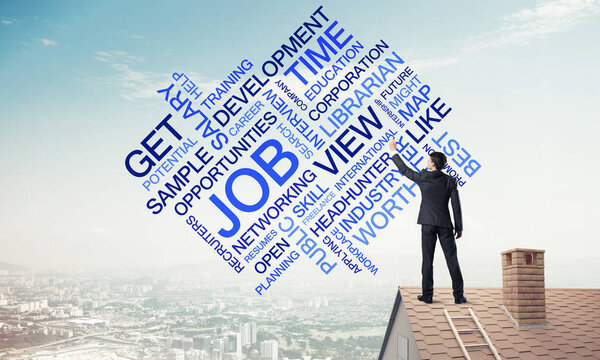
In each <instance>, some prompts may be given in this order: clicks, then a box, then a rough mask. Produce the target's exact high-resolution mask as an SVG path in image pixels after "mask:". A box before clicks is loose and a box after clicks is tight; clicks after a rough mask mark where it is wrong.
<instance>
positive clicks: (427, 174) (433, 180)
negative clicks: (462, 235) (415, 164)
mask: <svg viewBox="0 0 600 360" xmlns="http://www.w3.org/2000/svg"><path fill="white" fill-rule="evenodd" d="M392 161H394V163H395V164H396V166H397V167H398V169H399V170H400V172H401V173H402V174H403V175H404V176H406V177H407V178H408V179H410V180H412V181H414V182H415V183H417V185H419V188H420V189H421V208H420V210H419V217H418V219H417V223H418V224H423V225H436V226H441V227H445V228H450V229H455V230H456V231H462V214H461V208H460V199H459V196H458V189H457V183H456V179H454V178H453V177H451V176H448V175H446V174H444V173H443V172H442V171H440V170H434V171H427V170H423V171H421V172H416V171H414V170H412V169H410V168H409V167H408V166H406V164H405V163H404V162H403V161H402V159H401V158H400V155H399V154H394V155H393V156H392ZM449 200H452V210H453V213H454V223H455V226H454V227H453V226H452V220H451V219H450V212H449V210H448V201H449Z"/></svg>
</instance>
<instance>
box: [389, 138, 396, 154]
mask: <svg viewBox="0 0 600 360" xmlns="http://www.w3.org/2000/svg"><path fill="white" fill-rule="evenodd" d="M390 151H396V138H394V137H392V141H390Z"/></svg>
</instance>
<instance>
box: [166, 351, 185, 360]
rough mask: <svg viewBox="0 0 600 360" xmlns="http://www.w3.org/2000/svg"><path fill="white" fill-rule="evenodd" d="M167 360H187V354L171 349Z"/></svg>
mask: <svg viewBox="0 0 600 360" xmlns="http://www.w3.org/2000/svg"><path fill="white" fill-rule="evenodd" d="M167 360H185V353H184V352H183V350H181V349H171V350H170V351H169V352H168V353H167Z"/></svg>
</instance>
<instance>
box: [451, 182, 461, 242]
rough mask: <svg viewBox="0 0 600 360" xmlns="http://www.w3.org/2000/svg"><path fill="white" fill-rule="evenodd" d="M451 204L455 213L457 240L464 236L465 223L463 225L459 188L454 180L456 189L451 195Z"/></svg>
mask: <svg viewBox="0 0 600 360" xmlns="http://www.w3.org/2000/svg"><path fill="white" fill-rule="evenodd" d="M450 202H451V203H452V212H453V213H454V230H456V232H457V237H456V238H457V239H458V238H459V237H460V236H461V235H462V231H463V223H462V210H461V208H460V197H459V196H458V187H457V185H456V180H454V188H453V189H452V192H451V193H450Z"/></svg>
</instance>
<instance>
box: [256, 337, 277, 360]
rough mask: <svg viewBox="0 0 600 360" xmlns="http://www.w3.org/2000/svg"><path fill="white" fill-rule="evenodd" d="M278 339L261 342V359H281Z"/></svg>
mask: <svg viewBox="0 0 600 360" xmlns="http://www.w3.org/2000/svg"><path fill="white" fill-rule="evenodd" d="M278 346H279V343H278V342H277V340H265V341H263V342H261V343H260V360H279V356H278V353H279V351H278Z"/></svg>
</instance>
